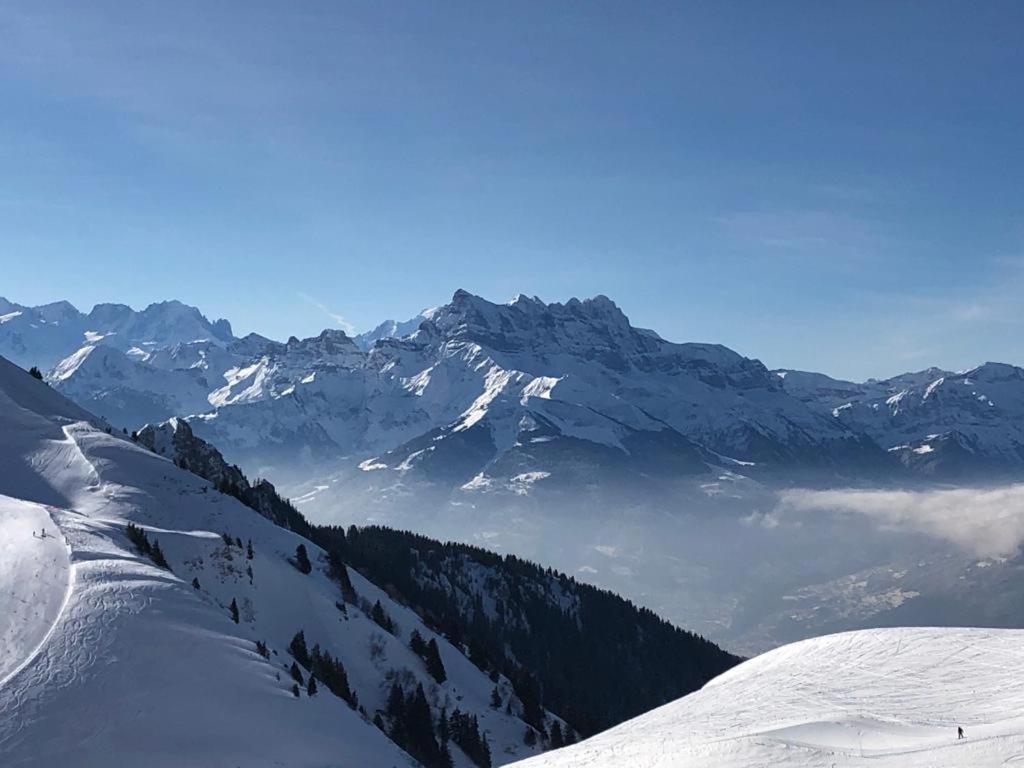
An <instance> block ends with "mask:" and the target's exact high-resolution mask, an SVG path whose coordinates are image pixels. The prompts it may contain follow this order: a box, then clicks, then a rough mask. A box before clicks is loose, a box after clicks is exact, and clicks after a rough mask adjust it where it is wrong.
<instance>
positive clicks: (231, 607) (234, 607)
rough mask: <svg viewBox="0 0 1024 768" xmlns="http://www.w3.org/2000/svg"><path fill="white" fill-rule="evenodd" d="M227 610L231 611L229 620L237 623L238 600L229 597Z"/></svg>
mask: <svg viewBox="0 0 1024 768" xmlns="http://www.w3.org/2000/svg"><path fill="white" fill-rule="evenodd" d="M228 610H229V611H231V620H232V621H233V622H235V624H237V623H238V602H237V601H236V600H235V598H233V597H232V598H231V605H229V606H228Z"/></svg>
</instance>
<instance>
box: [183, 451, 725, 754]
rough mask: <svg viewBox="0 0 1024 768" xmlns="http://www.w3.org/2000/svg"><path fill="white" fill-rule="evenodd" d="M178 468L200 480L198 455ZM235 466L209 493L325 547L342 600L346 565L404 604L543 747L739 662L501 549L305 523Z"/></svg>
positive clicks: (300, 561)
mask: <svg viewBox="0 0 1024 768" xmlns="http://www.w3.org/2000/svg"><path fill="white" fill-rule="evenodd" d="M195 439H196V440H197V441H198V440H199V438H195ZM212 450H213V451H214V452H215V451H216V449H212ZM184 468H186V469H188V470H189V471H191V472H193V473H195V474H198V475H200V476H201V477H206V475H205V474H204V469H205V468H204V466H203V464H202V463H201V462H196V461H193V462H190V463H188V464H187V465H186V466H185V467H184ZM232 469H234V470H237V467H232ZM237 471H238V476H237V477H238V478H239V479H238V480H236V481H234V482H226V481H225V480H224V478H223V476H221V477H218V478H217V480H218V486H217V487H218V490H220V491H221V492H223V493H227V494H230V495H232V496H234V497H235V498H237V499H238V500H239V501H241V502H242V503H243V504H245V505H246V506H249V507H250V508H252V509H254V510H255V511H257V512H258V513H260V514H261V515H263V516H264V517H267V518H268V519H270V520H272V521H273V522H275V523H277V524H278V525H280V526H281V527H284V528H287V529H289V530H292V531H294V532H295V533H297V534H299V535H301V536H304V537H305V538H307V539H309V540H310V541H312V542H314V543H315V544H317V545H319V546H320V547H321V548H323V549H324V550H326V551H327V553H328V558H329V564H330V568H329V574H330V575H332V577H333V578H335V580H336V581H337V582H338V583H339V586H340V587H341V590H342V593H343V595H344V596H345V600H346V601H348V602H355V590H354V589H353V587H352V584H351V581H350V580H349V577H348V572H347V570H346V568H345V565H348V566H351V567H353V568H355V569H356V570H358V571H359V572H360V573H362V574H363V575H364V576H365V577H366V578H367V579H369V580H370V581H372V582H374V583H376V584H379V585H381V586H383V587H384V588H385V589H386V590H387V591H388V593H389V594H390V595H391V596H392V597H393V598H394V599H396V600H397V601H399V602H401V603H403V604H405V605H407V606H408V607H410V608H411V609H412V610H414V611H415V612H416V613H417V614H418V615H419V616H420V617H421V618H422V620H423V622H424V623H425V624H426V625H427V626H428V627H430V628H431V629H433V630H435V631H436V632H438V633H440V634H443V635H444V636H445V637H446V638H447V639H448V640H449V641H450V642H452V644H453V645H455V646H456V647H458V648H462V649H463V650H464V651H465V652H466V653H467V655H468V656H469V658H470V660H471V661H473V663H474V664H476V665H477V666H478V667H479V668H480V669H482V670H483V671H485V672H487V673H489V674H490V675H491V677H492V679H494V680H497V679H498V676H499V674H503V675H505V676H506V677H507V678H508V679H509V680H510V681H511V683H512V686H513V689H514V691H515V694H516V696H517V698H518V699H519V707H518V709H519V710H520V711H519V712H517V714H518V715H519V716H520V717H521V718H522V719H523V720H524V721H525V722H527V723H528V724H529V725H530V726H531V727H532V728H534V729H536V732H537V734H539V736H540V738H541V739H543V740H545V742H546V743H548V744H549V745H551V744H552V743H553V742H556V741H557V742H564V741H566V740H571V739H572V738H573V733H572V731H573V730H575V731H576V732H578V733H580V734H582V735H584V736H588V735H592V734H594V733H597V732H598V731H601V730H604V729H606V728H609V727H611V726H613V725H616V724H618V723H620V722H623V721H624V720H627V719H629V718H631V717H634V716H636V715H639V714H641V713H643V712H646V711H648V710H650V709H653V708H655V707H658V706H660V705H662V704H665V703H667V702H669V701H672V700H674V699H676V698H679V697H680V696H683V695H685V694H687V693H690V692H692V691H695V690H697V689H699V688H700V687H701V686H703V685H704V683H706V682H707V681H709V680H710V679H711V678H713V677H715V676H717V675H718V674H720V673H722V672H724V671H725V670H726V669H729V668H730V667H732V666H733V665H735V664H736V663H738V662H739V661H740V659H738V658H737V657H735V656H733V655H731V654H729V653H727V652H725V651H723V650H722V649H720V648H718V647H717V646H716V645H714V644H713V643H711V642H710V641H708V640H706V639H704V638H703V637H700V636H699V635H696V634H694V633H692V632H688V631H685V630H682V629H680V628H678V627H675V626H674V625H672V624H671V623H669V622H667V621H665V620H664V619H662V618H660V617H659V616H657V615H656V614H655V613H654V612H652V611H650V610H648V609H646V608H642V607H638V606H636V605H634V604H633V603H632V602H630V601H628V600H626V599H624V598H622V597H619V596H618V595H615V594H614V593H612V592H609V591H607V590H602V589H598V588H596V587H593V586H590V585H587V584H582V583H580V582H577V581H576V580H575V579H573V578H572V577H570V576H567V575H565V574H562V573H558V572H556V571H554V570H552V569H551V568H543V567H541V566H539V565H537V564H535V563H531V562H529V561H527V560H523V559H521V558H518V557H515V556H512V555H506V556H501V555H498V554H495V553H493V552H489V551H487V550H484V549H481V548H479V547H474V546H470V545H466V544H458V543H452V542H448V543H442V542H439V541H436V540H433V539H429V538H427V537H425V536H421V535H419V534H415V533H411V532H408V531H398V530H394V529H390V528H386V527H381V526H367V527H362V528H360V527H355V526H352V527H350V528H348V529H347V530H345V529H343V528H341V527H338V526H318V525H313V524H310V523H309V521H307V520H306V519H305V517H304V516H303V515H302V514H301V513H300V512H299V511H298V510H297V509H296V508H295V507H294V506H293V505H292V504H291V502H289V501H288V500H287V499H285V498H283V497H282V496H280V494H278V493H277V491H276V489H275V488H274V486H273V485H272V484H271V483H269V482H268V481H266V480H260V481H258V482H257V483H256V484H255V485H249V483H248V481H247V480H246V479H245V478H244V475H242V474H241V471H240V470H237ZM232 475H234V472H232ZM207 479H210V478H207ZM300 549H301V550H302V551H301V552H299V551H297V553H296V558H295V560H294V561H293V564H295V565H296V567H297V568H299V569H300V570H301V571H303V572H308V571H307V570H306V563H307V562H308V555H307V556H306V557H303V555H306V553H305V551H304V550H305V548H304V547H301V546H300ZM479 572H483V573H485V574H486V577H485V578H484V580H483V583H482V584H480V583H477V582H474V581H473V579H472V578H471V576H470V574H471V573H479ZM485 595H486V597H487V605H488V606H491V607H490V608H488V607H485V600H484V598H485ZM374 613H376V611H374V607H371V608H370V615H371V617H372V618H374V620H375V621H377V622H378V624H380V625H381V626H382V627H384V628H385V629H387V626H386V625H387V623H388V619H387V618H386V617H385V616H374ZM421 640H422V638H421ZM414 650H415V649H414ZM417 653H419V651H417ZM420 655H421V656H422V654H420ZM431 674H433V672H431ZM435 679H436V678H435ZM545 709H546V710H549V711H551V712H557V713H558V715H559V716H560V717H561V718H562V719H563V720H565V722H566V723H568V724H569V725H570V726H571V729H569V728H567V729H566V730H567V731H568V733H565V734H563V733H562V732H561V727H560V726H559V733H558V734H557V736H555V734H553V733H549V727H548V726H547V724H546V721H547V718H546V716H545V712H544V711H545ZM556 724H557V723H556ZM551 730H554V728H551ZM533 735H534V734H532V733H528V734H527V739H529V738H530V737H531V736H533Z"/></svg>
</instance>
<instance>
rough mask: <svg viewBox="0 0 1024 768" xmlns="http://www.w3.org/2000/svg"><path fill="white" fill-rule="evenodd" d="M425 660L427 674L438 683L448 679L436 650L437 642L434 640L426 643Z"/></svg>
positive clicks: (438, 652) (439, 654) (439, 653)
mask: <svg viewBox="0 0 1024 768" xmlns="http://www.w3.org/2000/svg"><path fill="white" fill-rule="evenodd" d="M425 660H426V662H427V672H429V673H430V676H431V677H432V678H434V679H435V680H436V681H437V682H438V683H443V682H444V681H445V680H447V679H448V673H447V672H445V669H444V664H443V663H442V661H441V651H440V649H438V647H437V640H435V639H434V638H430V642H428V643H427V647H426V651H425Z"/></svg>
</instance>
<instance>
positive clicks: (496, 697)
mask: <svg viewBox="0 0 1024 768" xmlns="http://www.w3.org/2000/svg"><path fill="white" fill-rule="evenodd" d="M491 709H501V692H500V691H499V690H498V686H494V689H493V690H492V691H491Z"/></svg>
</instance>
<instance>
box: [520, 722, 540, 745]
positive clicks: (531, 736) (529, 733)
mask: <svg viewBox="0 0 1024 768" xmlns="http://www.w3.org/2000/svg"><path fill="white" fill-rule="evenodd" d="M523 744H525V745H526V746H528V747H532V746H535V745H536V744H537V732H536V731H535V730H533V728H531V727H530V726H526V733H524V734H523Z"/></svg>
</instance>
